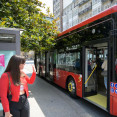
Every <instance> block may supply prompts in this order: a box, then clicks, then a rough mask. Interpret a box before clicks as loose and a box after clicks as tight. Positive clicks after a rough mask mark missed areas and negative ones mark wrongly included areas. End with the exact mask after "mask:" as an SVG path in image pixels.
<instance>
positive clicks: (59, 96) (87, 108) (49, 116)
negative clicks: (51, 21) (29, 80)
mask: <svg viewBox="0 0 117 117" xmlns="http://www.w3.org/2000/svg"><path fill="white" fill-rule="evenodd" d="M31 64H33V62H32V61H27V62H26V65H25V69H24V71H25V72H26V73H27V74H28V75H29V76H31V73H32V68H31ZM29 93H30V96H29V103H30V110H31V117H112V116H111V115H109V113H107V112H105V111H104V110H102V109H100V108H98V107H96V106H95V105H93V104H91V103H89V102H87V101H85V100H83V99H81V98H77V99H73V98H71V97H70V96H69V95H68V93H67V92H66V91H65V90H64V89H62V88H60V87H58V86H57V85H55V84H52V83H48V82H47V81H45V80H44V79H42V78H39V77H38V76H37V77H36V80H35V82H34V84H33V85H29Z"/></svg>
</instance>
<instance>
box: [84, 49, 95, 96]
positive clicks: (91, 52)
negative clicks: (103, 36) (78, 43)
mask: <svg viewBox="0 0 117 117" xmlns="http://www.w3.org/2000/svg"><path fill="white" fill-rule="evenodd" d="M95 61H96V49H95V48H91V47H90V48H86V49H85V75H84V77H85V79H84V81H85V82H84V85H85V95H86V96H89V95H93V94H96V91H97V81H96V62H95Z"/></svg>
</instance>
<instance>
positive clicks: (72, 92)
mask: <svg viewBox="0 0 117 117" xmlns="http://www.w3.org/2000/svg"><path fill="white" fill-rule="evenodd" d="M67 89H68V92H69V94H70V96H71V97H73V98H76V84H75V81H74V79H73V78H72V77H71V78H70V79H69V80H68V84H67Z"/></svg>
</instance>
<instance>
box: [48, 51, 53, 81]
mask: <svg viewBox="0 0 117 117" xmlns="http://www.w3.org/2000/svg"><path fill="white" fill-rule="evenodd" d="M49 71H50V74H49V75H50V80H51V81H53V78H54V52H50V58H49Z"/></svg>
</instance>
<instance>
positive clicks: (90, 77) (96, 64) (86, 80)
mask: <svg viewBox="0 0 117 117" xmlns="http://www.w3.org/2000/svg"><path fill="white" fill-rule="evenodd" d="M96 68H97V64H96V65H95V67H94V68H93V71H92V72H91V74H90V75H89V77H88V79H87V80H86V82H85V83H84V84H86V83H87V82H88V80H89V79H90V78H91V76H92V74H93V72H94V71H95V69H96Z"/></svg>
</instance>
